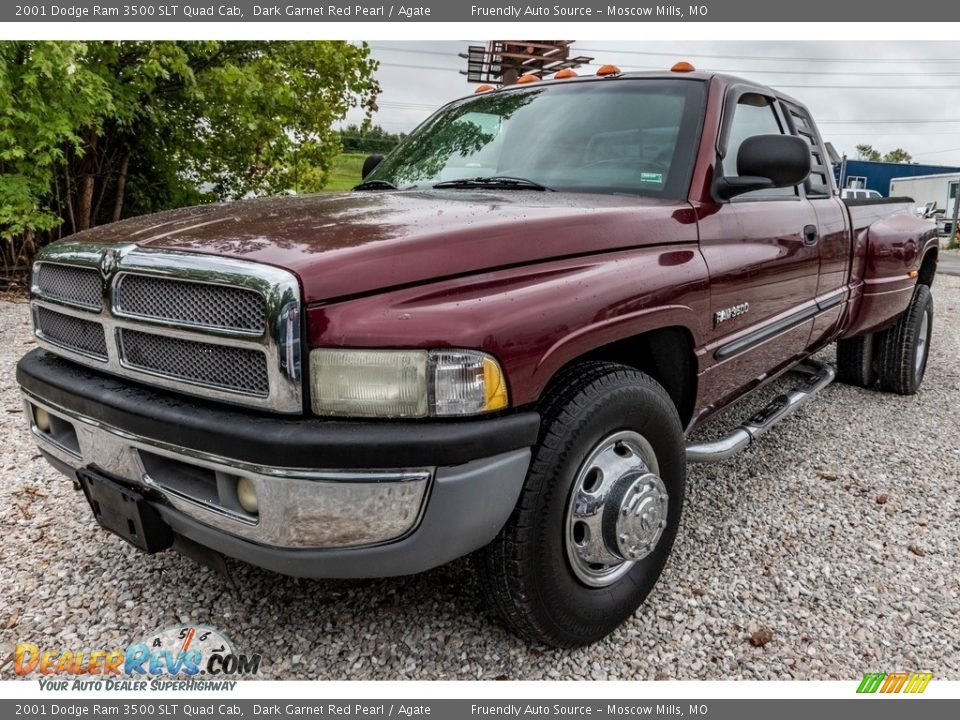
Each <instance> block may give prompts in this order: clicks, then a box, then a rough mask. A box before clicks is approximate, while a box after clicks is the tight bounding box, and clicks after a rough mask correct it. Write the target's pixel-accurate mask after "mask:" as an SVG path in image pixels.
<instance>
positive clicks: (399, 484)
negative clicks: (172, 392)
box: [25, 393, 436, 549]
mask: <svg viewBox="0 0 960 720" xmlns="http://www.w3.org/2000/svg"><path fill="white" fill-rule="evenodd" d="M25 405H26V415H27V418H28V419H29V422H30V430H31V432H32V434H33V436H34V438H35V439H36V442H37V444H38V446H39V447H40V449H41V450H43V451H44V452H45V453H47V454H48V455H49V456H51V457H52V458H53V459H54V460H56V461H57V463H59V464H60V465H62V466H65V467H66V468H69V469H70V470H71V471H73V472H76V471H77V470H80V469H83V468H92V469H97V470H100V471H101V472H104V473H106V474H108V475H112V476H114V477H117V478H120V479H123V480H125V481H127V482H130V483H132V484H134V485H137V486H140V487H142V488H145V489H146V490H148V491H150V494H151V496H154V497H159V498H160V500H161V501H162V503H163V504H166V505H168V506H169V507H172V508H174V509H175V510H177V511H179V512H181V513H183V514H184V515H187V516H189V517H190V518H193V519H195V520H197V521H199V522H200V523H202V524H204V525H207V526H209V527H212V528H215V529H217V530H221V531H223V532H225V533H228V534H230V535H233V536H235V537H238V538H243V539H245V540H249V541H251V542H254V543H257V544H259V545H266V546H272V547H277V548H314V549H323V548H358V547H367V546H376V545H380V544H383V543H388V542H392V541H395V540H398V539H401V538H404V537H406V536H407V535H409V534H410V533H412V532H413V531H414V530H415V529H416V528H417V526H418V524H419V522H420V520H421V517H422V515H423V512H424V508H425V505H426V497H427V494H428V490H429V488H430V485H431V483H432V482H433V479H434V475H435V470H436V469H435V468H404V469H398V470H389V471H385V470H370V471H365V470H350V471H337V470H312V469H303V468H285V467H273V466H260V465H253V464H250V463H246V462H241V461H236V460H231V459H229V458H225V457H221V456H216V455H211V454H207V453H203V452H200V451H197V450H191V449H186V448H182V447H174V446H171V445H168V444H165V443H160V442H158V441H155V440H151V439H149V438H145V437H139V436H136V435H132V434H130V433H128V432H125V431H123V430H120V429H119V428H115V427H110V426H108V425H106V424H104V423H102V422H100V421H98V420H96V419H94V418H91V417H86V416H83V415H80V414H78V413H76V412H73V411H68V410H66V409H64V408H62V407H58V406H55V405H53V404H51V403H49V402H47V401H44V400H41V399H40V398H37V397H36V396H34V395H32V394H30V393H25ZM36 408H41V409H43V410H45V411H46V412H47V413H48V414H49V415H50V416H51V418H52V420H51V422H50V423H49V428H48V429H47V430H41V429H40V428H39V427H38V426H37V421H36V413H35V409H36ZM239 478H247V479H248V480H250V481H251V482H252V483H253V485H254V487H255V489H256V492H257V498H258V501H259V512H258V513H257V514H251V513H249V512H247V511H245V510H244V509H243V508H242V507H241V505H240V503H239V501H238V498H237V491H236V485H237V481H238V479H239Z"/></svg>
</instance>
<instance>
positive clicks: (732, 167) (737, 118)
mask: <svg viewBox="0 0 960 720" xmlns="http://www.w3.org/2000/svg"><path fill="white" fill-rule="evenodd" d="M784 134H786V133H784V130H783V128H782V127H781V126H780V120H779V118H778V117H777V113H776V110H775V109H774V105H773V101H772V100H771V99H770V98H768V97H765V96H763V95H757V94H755V93H747V94H745V95H743V97H741V98H740V99H739V100H738V101H737V106H736V110H734V113H733V119H732V120H731V122H730V128H729V131H728V133H727V147H726V151H725V152H724V154H723V163H722V165H721V168H722V170H723V176H724V177H737V176H738V174H739V173H738V172H737V153H738V152H740V146H741V145H742V144H743V141H744V140H746V139H747V138H749V137H753V136H754V135H784ZM796 196H797V189H796V188H793V187H786V188H770V189H768V190H755V191H753V192H749V193H744V194H743V195H740V196H739V197H737V198H736V199H735V201H741V200H744V199H753V198H769V197H796Z"/></svg>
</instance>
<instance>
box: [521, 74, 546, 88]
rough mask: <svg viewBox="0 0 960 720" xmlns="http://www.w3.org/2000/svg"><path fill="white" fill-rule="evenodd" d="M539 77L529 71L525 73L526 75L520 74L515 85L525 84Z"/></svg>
mask: <svg viewBox="0 0 960 720" xmlns="http://www.w3.org/2000/svg"><path fill="white" fill-rule="evenodd" d="M539 79H540V78H538V77H537V76H536V75H531V74H530V73H527V74H526V75H521V76H520V77H519V79H518V80H517V85H526V84H527V83H532V82H537V80H539Z"/></svg>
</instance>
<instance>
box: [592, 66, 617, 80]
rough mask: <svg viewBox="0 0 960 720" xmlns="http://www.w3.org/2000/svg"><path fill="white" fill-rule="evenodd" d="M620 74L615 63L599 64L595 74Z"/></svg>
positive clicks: (605, 75) (610, 75)
mask: <svg viewBox="0 0 960 720" xmlns="http://www.w3.org/2000/svg"><path fill="white" fill-rule="evenodd" d="M619 74H620V68H618V67H617V66H616V65H601V66H600V67H599V68H597V76H599V77H613V76H614V75H619Z"/></svg>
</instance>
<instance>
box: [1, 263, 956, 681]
mask: <svg viewBox="0 0 960 720" xmlns="http://www.w3.org/2000/svg"><path fill="white" fill-rule="evenodd" d="M934 296H935V302H936V323H935V328H934V339H933V349H932V356H931V358H930V365H929V368H928V370H927V377H926V380H925V383H924V387H923V390H922V391H921V392H920V394H918V395H917V396H915V397H912V398H902V397H898V396H891V395H884V394H880V393H878V392H873V391H864V390H858V389H854V388H850V387H846V386H843V385H839V384H835V385H833V386H831V387H829V388H827V389H826V390H825V391H824V392H823V393H822V394H821V396H820V397H819V398H818V399H816V400H815V401H813V402H812V403H810V404H809V405H807V406H806V407H805V408H803V409H801V410H800V411H799V412H798V413H797V414H795V415H794V416H793V417H791V418H790V419H788V420H787V421H786V422H784V423H783V424H782V425H781V426H780V427H779V428H778V429H777V430H776V431H774V432H772V433H771V434H769V435H767V436H765V437H764V438H763V439H762V441H760V442H759V443H758V444H756V445H754V446H753V447H752V448H750V449H748V450H747V451H745V452H744V453H743V454H741V455H740V456H738V457H737V458H735V459H733V460H731V461H728V462H727V463H725V464H721V465H716V466H711V467H706V466H700V467H696V466H694V467H692V468H691V472H690V480H689V484H688V488H689V495H688V498H687V505H686V509H685V512H684V520H683V525H682V527H681V530H680V535H679V538H678V541H677V546H676V549H675V551H674V554H673V557H672V559H671V561H670V563H669V565H668V567H667V570H666V572H665V574H664V576H663V578H662V579H661V581H660V584H659V585H658V587H657V589H656V590H655V591H654V593H653V594H652V596H651V598H650V600H649V601H648V602H647V603H646V604H645V605H644V606H643V607H642V608H641V609H640V610H639V611H638V612H637V614H636V616H635V617H634V618H633V619H632V620H631V621H630V622H628V623H627V624H625V625H624V626H623V627H621V628H620V629H619V630H618V631H617V632H616V633H614V634H613V635H612V636H611V637H609V638H607V639H606V640H605V641H603V642H601V643H598V644H596V645H594V646H592V647H589V648H586V649H581V650H575V651H555V650H546V649H544V648H537V647H528V646H527V645H525V644H524V643H523V642H521V641H519V640H517V639H516V638H514V637H513V636H511V635H510V634H508V633H507V632H505V631H504V630H503V629H502V628H501V627H500V626H499V625H498V624H497V623H496V622H495V621H494V620H492V619H491V618H490V617H489V616H488V615H487V613H486V611H485V609H484V607H483V604H482V601H481V596H480V592H479V588H478V586H477V581H476V576H475V574H474V572H473V569H472V566H471V563H470V561H469V560H463V561H459V562H456V563H454V564H452V565H449V566H447V567H444V568H440V569H437V570H435V571H432V572H429V573H425V574H423V575H420V576H416V577H411V578H399V579H390V580H373V581H362V582H330V581H314V580H299V579H291V578H286V577H282V576H279V575H275V574H272V573H270V572H267V571H263V570H260V569H257V568H253V567H249V566H245V565H242V564H240V563H236V562H231V563H230V568H231V571H232V573H233V576H234V579H235V581H236V584H237V586H238V587H239V593H235V592H234V591H233V590H232V589H230V588H229V587H228V586H227V585H226V584H225V583H224V581H223V580H222V579H221V578H220V577H219V576H218V575H217V574H215V573H214V572H213V571H210V570H208V569H206V568H204V567H201V566H199V565H197V564H195V563H193V562H192V561H190V560H188V559H185V558H182V557H180V556H178V555H175V554H171V553H165V554H162V555H158V556H153V557H145V556H142V555H140V554H138V553H137V552H136V551H135V550H133V549H131V548H130V547H128V546H127V545H125V544H124V543H123V542H122V541H121V540H119V539H116V538H114V537H111V536H109V535H107V534H106V533H104V532H102V531H100V530H99V529H98V528H97V527H96V526H95V525H94V523H93V520H92V518H91V515H90V511H89V510H88V508H87V506H86V504H85V503H84V501H83V498H82V496H81V495H80V494H78V493H76V492H74V491H73V489H72V487H71V484H70V483H69V482H68V481H67V480H65V479H64V478H63V477H62V476H60V475H58V474H57V473H56V472H55V471H54V470H53V469H52V468H51V467H49V466H48V465H47V464H46V462H45V461H43V460H42V459H41V458H40V457H39V455H38V453H37V452H36V450H35V449H34V446H33V444H32V443H31V441H30V438H29V436H28V433H27V430H26V427H25V420H24V418H23V414H22V412H21V403H20V398H19V396H18V392H17V388H16V383H15V380H14V374H13V366H14V363H15V362H16V360H17V358H18V357H19V356H20V355H21V354H22V353H23V352H24V351H26V350H28V349H30V347H31V344H30V343H31V341H30V332H29V326H28V320H27V307H26V305H25V304H23V303H16V302H7V301H5V302H0V368H2V370H0V437H2V438H3V439H4V441H3V444H2V446H0V527H2V531H3V537H2V542H0V585H2V587H3V589H4V592H3V593H2V594H0V597H2V598H3V600H2V604H0V661H2V659H3V657H5V656H6V654H7V653H8V652H9V651H10V650H12V646H13V644H14V643H15V642H18V641H29V642H34V643H36V644H38V645H47V646H54V645H55V646H59V647H64V648H65V647H71V648H79V647H89V646H96V647H117V646H120V647H124V646H126V645H127V644H128V643H130V642H131V641H132V640H134V639H135V638H139V637H141V636H142V635H143V634H144V633H145V632H147V631H149V630H152V629H154V628H158V627H163V626H168V625H171V624H175V623H179V622H184V623H186V622H198V623H204V624H208V625H213V626H215V627H218V628H220V629H221V630H223V631H224V632H225V633H226V634H227V635H228V636H230V637H231V638H232V639H233V641H234V644H235V645H236V646H237V647H238V649H240V650H241V651H244V652H260V653H262V654H263V656H264V658H265V659H264V666H263V669H264V671H265V675H266V676H267V677H271V678H299V679H307V678H325V679H346V678H349V679H405V678H416V679H435V678H445V679H470V678H501V679H517V680H526V679H543V678H557V679H561V678H562V679H581V678H582V679H598V680H599V679H666V678H677V679H731V678H748V679H753V678H756V679H760V678H764V679H792V678H796V679H801V678H802V679H847V680H851V679H854V678H856V679H859V677H860V676H861V675H862V673H864V672H868V671H870V672H876V671H879V672H892V671H895V670H928V671H932V672H933V673H934V674H935V677H938V678H950V679H954V680H960V559H958V557H960V512H958V500H957V497H958V478H960V372H958V364H960V278H955V277H940V278H938V280H937V283H936V285H935V288H934ZM831 354H832V351H829V352H826V353H824V357H827V358H829V357H830V356H831ZM771 392H772V390H771ZM721 429H722V428H721ZM712 430H713V431H714V432H716V431H717V430H718V427H717V425H716V424H714V428H713V429H712ZM710 431H711V430H710V429H708V430H707V432H710ZM761 628H767V629H769V630H770V631H771V633H772V637H770V639H769V642H767V643H766V644H764V645H763V646H762V647H755V646H754V645H753V644H752V643H751V641H750V638H751V635H753V634H754V633H755V632H756V631H758V630H760V629H761ZM4 676H5V677H9V676H10V675H9V671H7V672H5V673H4Z"/></svg>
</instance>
